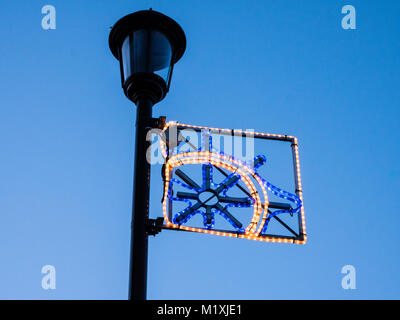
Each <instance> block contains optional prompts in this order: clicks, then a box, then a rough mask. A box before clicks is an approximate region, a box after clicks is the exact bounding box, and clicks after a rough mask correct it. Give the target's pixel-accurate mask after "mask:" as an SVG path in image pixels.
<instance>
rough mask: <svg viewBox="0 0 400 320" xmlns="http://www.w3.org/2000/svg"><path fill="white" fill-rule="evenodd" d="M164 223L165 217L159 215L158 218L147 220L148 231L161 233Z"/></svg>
mask: <svg viewBox="0 0 400 320" xmlns="http://www.w3.org/2000/svg"><path fill="white" fill-rule="evenodd" d="M163 224H164V218H163V217H158V218H156V219H147V220H146V232H147V234H148V235H151V236H155V235H156V234H158V233H160V232H161V230H162V226H163Z"/></svg>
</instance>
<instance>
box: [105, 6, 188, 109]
mask: <svg viewBox="0 0 400 320" xmlns="http://www.w3.org/2000/svg"><path fill="white" fill-rule="evenodd" d="M109 45H110V49H111V52H112V53H113V55H114V56H115V57H116V58H117V59H118V60H119V62H120V69H121V82H122V87H123V89H124V92H125V95H126V96H127V97H128V98H129V99H130V100H132V101H133V102H134V103H136V104H137V102H138V100H140V99H141V98H142V97H143V96H144V97H146V98H150V99H151V100H152V102H153V104H154V103H157V102H159V101H161V100H162V99H163V98H164V97H165V95H166V94H167V92H168V89H169V86H170V83H171V76H172V70H173V67H174V64H175V63H176V62H177V61H178V60H179V59H180V58H181V57H182V55H183V53H184V52H185V48H186V37H185V33H184V32H183V30H182V28H181V27H180V26H179V25H178V24H177V23H176V22H175V21H174V20H172V19H171V18H169V17H167V16H165V15H163V14H162V13H159V12H156V11H153V10H151V9H150V10H143V11H138V12H134V13H132V14H129V15H127V16H125V17H123V18H122V19H120V20H119V21H118V22H117V23H116V24H115V25H114V26H113V28H112V30H111V32H110V37H109Z"/></svg>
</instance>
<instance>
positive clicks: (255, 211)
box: [163, 151, 268, 236]
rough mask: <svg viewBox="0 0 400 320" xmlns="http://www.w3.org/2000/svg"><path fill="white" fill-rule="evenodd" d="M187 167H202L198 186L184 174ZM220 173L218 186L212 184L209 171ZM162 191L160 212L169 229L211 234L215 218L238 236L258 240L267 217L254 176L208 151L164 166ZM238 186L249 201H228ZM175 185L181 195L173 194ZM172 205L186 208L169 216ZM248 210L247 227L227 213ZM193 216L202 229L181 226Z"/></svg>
mask: <svg viewBox="0 0 400 320" xmlns="http://www.w3.org/2000/svg"><path fill="white" fill-rule="evenodd" d="M190 164H198V165H201V167H202V183H201V184H199V183H197V182H196V181H194V180H193V179H191V178H190V177H189V176H188V175H187V174H185V172H184V168H185V166H187V165H190ZM214 167H217V168H220V169H223V170H224V171H225V172H228V174H226V177H225V179H224V180H223V181H222V182H221V183H215V182H214V181H213V168H214ZM164 173H165V190H164V200H163V211H164V218H165V220H166V224H167V226H169V227H174V228H180V229H186V230H190V231H202V232H206V233H218V232H219V231H218V232H213V230H215V229H214V228H215V227H216V226H215V215H216V214H218V215H220V216H221V217H223V218H224V219H225V220H226V221H228V222H229V224H230V225H231V226H232V227H233V228H234V232H237V233H238V234H247V235H249V234H250V235H254V236H258V235H259V234H260V232H261V231H262V228H263V226H264V223H265V221H266V219H267V217H268V196H267V191H266V188H265V186H264V184H263V181H262V179H261V178H260V177H259V176H258V175H257V173H256V172H255V171H254V170H253V169H251V168H249V167H248V166H246V165H245V164H243V163H242V162H240V161H237V160H235V159H233V157H229V156H226V155H223V154H219V153H213V152H209V151H195V152H186V153H181V154H177V155H173V156H171V157H170V158H168V159H167V161H166V165H165V172H164ZM239 182H242V183H243V184H244V185H245V186H246V189H247V190H248V192H247V194H249V195H251V197H249V196H246V197H231V196H228V195H227V192H228V191H229V190H230V189H232V188H234V187H235V186H236V185H237V184H238V183H239ZM174 184H177V185H179V186H180V187H181V189H182V188H183V189H184V190H185V191H178V192H176V193H174V192H173V185H174ZM174 201H180V202H185V203H186V204H187V205H186V207H185V208H184V209H183V210H181V211H179V212H178V213H176V214H173V215H171V214H170V213H169V212H168V208H170V207H171V205H172V203H173V202H174ZM230 207H236V208H250V209H252V217H251V220H250V223H248V224H247V225H244V224H243V222H242V221H240V219H238V218H237V217H235V216H234V215H233V214H231V213H230V211H229V208H230ZM196 214H201V215H202V216H203V224H204V228H195V227H188V226H186V225H185V224H186V223H187V222H188V221H189V220H190V219H191V218H192V217H193V216H194V215H196Z"/></svg>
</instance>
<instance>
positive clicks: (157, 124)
mask: <svg viewBox="0 0 400 320" xmlns="http://www.w3.org/2000/svg"><path fill="white" fill-rule="evenodd" d="M166 120H167V117H165V116H161V117H159V118H151V120H150V127H151V128H153V129H163V128H164V126H165V121H166Z"/></svg>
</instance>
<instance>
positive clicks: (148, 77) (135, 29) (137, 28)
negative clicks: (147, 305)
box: [109, 9, 186, 300]
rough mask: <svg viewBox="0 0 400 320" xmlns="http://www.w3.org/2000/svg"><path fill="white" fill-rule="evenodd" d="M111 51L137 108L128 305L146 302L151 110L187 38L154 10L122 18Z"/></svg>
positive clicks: (113, 34)
mask: <svg viewBox="0 0 400 320" xmlns="http://www.w3.org/2000/svg"><path fill="white" fill-rule="evenodd" d="M109 46H110V49H111V52H112V54H113V55H114V56H115V57H116V58H117V59H118V61H119V63H120V72H121V83H122V88H123V90H124V93H125V95H126V96H127V97H128V99H130V100H131V101H133V102H134V103H135V104H136V106H137V109H136V145H135V167H134V184H133V204H132V235H131V258H130V271H129V299H133V300H145V299H146V287H147V246H148V234H147V230H146V225H148V217H149V191H150V164H149V163H148V162H147V160H146V151H147V149H148V148H149V147H150V142H149V141H146V136H147V133H148V131H149V130H150V129H151V127H152V122H153V121H152V107H153V105H154V104H155V103H157V102H159V101H161V100H162V99H164V97H165V95H166V94H167V92H168V90H169V86H170V83H171V76H172V70H173V67H174V64H175V63H176V62H177V61H178V60H179V59H180V58H181V57H182V55H183V53H184V52H185V48H186V37H185V33H184V32H183V30H182V28H181V27H180V26H179V25H178V24H177V23H176V22H175V21H174V20H172V19H171V18H169V17H167V16H165V15H163V14H162V13H159V12H156V11H153V10H151V9H150V10H143V11H138V12H134V13H132V14H129V15H127V16H125V17H123V18H121V19H120V20H119V21H118V22H117V23H116V24H115V25H114V26H113V28H112V29H111V32H110V36H109Z"/></svg>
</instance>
